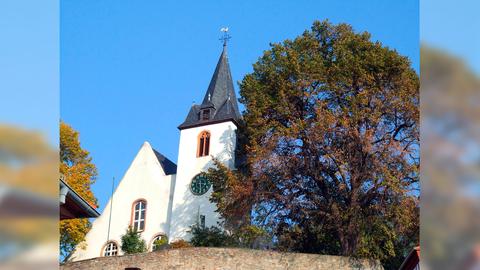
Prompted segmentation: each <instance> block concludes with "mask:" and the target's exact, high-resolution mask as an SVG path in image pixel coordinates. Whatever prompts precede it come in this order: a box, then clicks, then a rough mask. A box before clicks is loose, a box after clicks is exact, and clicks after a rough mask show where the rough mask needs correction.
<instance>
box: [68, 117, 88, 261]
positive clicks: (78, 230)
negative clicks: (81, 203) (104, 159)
mask: <svg viewBox="0 0 480 270" xmlns="http://www.w3.org/2000/svg"><path fill="white" fill-rule="evenodd" d="M60 173H61V174H62V175H63V176H64V179H65V181H66V182H67V183H68V185H69V186H70V187H72V188H73V189H74V190H75V192H77V193H78V194H79V195H80V196H81V197H82V198H84V199H85V200H86V201H87V202H88V203H89V204H90V205H92V206H94V207H97V199H96V198H95V196H94V195H93V193H92V190H91V185H92V184H93V183H94V182H95V179H96V176H97V169H96V167H95V165H94V164H93V163H92V158H91V157H90V155H89V152H88V151H87V150H85V149H83V148H82V147H81V145H80V140H79V133H78V131H76V130H74V129H73V128H72V127H71V126H70V125H68V124H66V123H65V122H63V121H61V122H60ZM90 227H91V223H90V221H89V220H88V219H86V218H79V219H68V220H62V221H60V255H61V258H63V259H64V260H65V259H67V258H68V257H69V256H70V255H71V253H72V252H73V251H74V249H75V248H85V247H82V246H81V243H82V242H83V240H84V239H85V235H86V234H87V232H88V231H89V230H90Z"/></svg>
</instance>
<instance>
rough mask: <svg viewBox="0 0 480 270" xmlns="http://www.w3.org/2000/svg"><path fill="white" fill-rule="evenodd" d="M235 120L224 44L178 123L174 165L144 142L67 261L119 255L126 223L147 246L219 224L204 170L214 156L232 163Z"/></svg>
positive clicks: (235, 106)
mask: <svg viewBox="0 0 480 270" xmlns="http://www.w3.org/2000/svg"><path fill="white" fill-rule="evenodd" d="M239 121H241V114H240V112H239V109H238V104H237V99H236V95H235V91H234V87H233V80H232V75H231V72H230V67H229V63H228V57H227V51H226V44H225V43H224V46H223V51H222V54H221V55H220V59H219V60H218V63H217V66H216V68H215V72H214V74H213V76H212V79H211V81H210V84H209V86H208V89H207V92H206V93H205V97H204V99H203V101H202V103H201V104H199V105H196V104H194V105H192V107H191V108H190V111H189V113H188V115H187V117H186V119H185V121H184V122H183V123H182V124H180V126H179V127H178V128H179V130H180V142H179V149H178V162H177V164H175V163H174V162H172V161H170V160H169V159H168V158H166V157H165V156H164V155H162V154H161V153H159V152H158V151H156V150H155V149H153V148H152V146H151V145H150V144H149V143H148V142H144V143H143V145H142V146H141V147H140V150H139V151H138V153H137V155H136V157H135V158H134V159H133V161H132V163H131V165H130V167H129V168H128V170H127V171H126V173H125V175H124V176H123V178H122V180H121V181H120V182H119V184H118V186H117V188H116V190H115V192H114V193H113V196H112V197H111V198H110V199H109V201H108V203H107V205H106V206H105V209H104V211H103V213H102V214H101V215H100V217H98V218H97V219H95V220H94V221H93V224H92V228H91V230H90V231H89V232H88V234H87V235H86V239H85V242H84V243H81V244H80V245H79V247H77V249H76V250H75V251H74V253H73V254H72V256H71V257H70V260H71V261H78V260H85V259H90V258H95V257H101V256H116V255H122V254H123V253H122V251H121V248H120V246H121V236H122V235H123V234H125V231H126V230H127V228H128V227H129V226H132V227H134V228H136V229H137V230H138V231H139V232H140V235H141V238H142V239H144V240H145V241H146V243H147V249H148V250H149V251H151V250H152V249H153V248H154V241H155V240H156V239H159V238H162V237H166V238H167V239H168V241H169V242H173V241H176V240H180V239H184V240H189V239H190V234H189V232H188V231H189V230H190V227H191V226H192V225H194V224H198V225H200V226H207V227H208V226H213V225H217V222H218V221H219V216H218V213H216V212H215V209H216V207H215V205H214V204H212V203H211V202H210V201H209V198H210V194H211V193H212V185H211V183H210V182H209V181H208V179H207V178H206V177H205V176H204V174H203V173H204V172H206V171H207V169H208V168H209V167H211V166H212V165H213V161H212V158H216V159H218V160H219V161H221V162H222V163H223V164H225V165H226V166H228V167H229V168H232V169H233V168H235V147H236V140H237V138H236V129H237V126H238V123H239Z"/></svg>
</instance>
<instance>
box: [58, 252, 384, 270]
mask: <svg viewBox="0 0 480 270" xmlns="http://www.w3.org/2000/svg"><path fill="white" fill-rule="evenodd" d="M60 269H61V270H82V269H91V270H96V269H99V270H100V269H101V270H123V269H125V270H126V269H129V270H130V269H132V270H133V269H141V270H147V269H202V270H213V269H222V270H227V269H228V270H230V269H231V270H233V269H269V270H270V269H299V270H303V269H309V270H310V269H312V270H313V269H317V270H334V269H339V270H342V269H345V270H347V269H383V267H382V266H381V265H379V264H376V263H375V262H373V261H367V260H356V259H350V258H347V257H340V256H328V255H315V254H302V253H281V252H274V251H261V250H251V249H233V248H232V249H230V248H184V249H170V250H162V251H155V252H149V253H143V254H136V255H125V256H118V257H102V258H95V259H89V260H84V261H77V262H72V263H68V264H65V265H62V266H61V267H60Z"/></svg>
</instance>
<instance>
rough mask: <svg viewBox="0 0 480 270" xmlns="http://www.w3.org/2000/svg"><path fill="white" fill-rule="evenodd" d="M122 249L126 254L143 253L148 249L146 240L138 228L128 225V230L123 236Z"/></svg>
mask: <svg viewBox="0 0 480 270" xmlns="http://www.w3.org/2000/svg"><path fill="white" fill-rule="evenodd" d="M121 240H122V246H121V248H122V251H123V252H124V253H125V254H134V253H142V252H146V251H147V244H146V242H145V240H143V239H142V236H141V235H140V233H139V232H137V230H136V229H133V228H132V227H128V229H127V231H126V232H125V234H124V235H122V237H121Z"/></svg>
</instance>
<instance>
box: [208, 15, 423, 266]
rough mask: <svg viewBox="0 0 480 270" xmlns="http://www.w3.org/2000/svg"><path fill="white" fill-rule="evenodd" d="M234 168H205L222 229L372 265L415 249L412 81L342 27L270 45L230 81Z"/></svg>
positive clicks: (376, 45) (404, 61) (377, 48)
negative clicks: (238, 118) (258, 233)
mask: <svg viewBox="0 0 480 270" xmlns="http://www.w3.org/2000/svg"><path fill="white" fill-rule="evenodd" d="M240 94H241V98H240V101H241V102H242V103H243V104H244V105H245V111H244V115H243V116H244V123H243V124H242V125H241V126H240V127H239V130H238V138H239V142H238V145H239V149H238V154H239V156H240V157H241V160H242V164H241V165H240V166H239V167H238V169H237V170H235V171H230V170H228V168H226V167H225V166H222V165H221V164H219V163H218V162H216V165H217V166H216V168H214V169H210V170H209V173H208V174H209V178H210V179H211V181H212V182H213V188H214V192H213V194H212V197H211V199H210V200H211V201H212V202H214V203H216V204H217V206H218V212H219V213H220V214H221V216H222V217H223V218H224V223H225V224H224V225H225V226H226V228H227V229H230V230H238V229H241V228H242V227H244V226H252V225H254V226H257V227H259V228H262V229H263V230H264V231H266V232H269V233H270V234H272V236H273V239H274V240H275V243H274V244H275V247H276V248H277V249H279V250H285V251H299V252H308V253H321V254H337V255H345V256H357V257H366V258H371V259H378V260H381V261H382V263H383V264H384V266H385V267H386V268H388V269H390V268H392V269H393V268H395V267H398V266H399V265H398V261H400V262H401V259H402V258H403V257H404V256H405V255H406V252H407V251H408V250H409V249H410V248H411V247H412V246H413V245H417V244H418V231H419V227H418V218H419V210H418V200H419V197H418V194H419V193H418V191H419V190H418V189H419V183H418V181H419V162H420V156H419V108H418V107H419V79H418V75H417V73H416V72H415V71H414V70H413V69H412V67H411V63H410V61H409V60H408V58H407V57H404V56H402V55H400V54H398V52H396V51H395V50H392V49H389V48H388V47H385V46H383V45H382V44H381V43H380V42H372V41H371V40H370V34H369V33H367V32H363V33H355V32H354V31H353V29H352V27H351V26H349V25H347V24H338V25H333V24H331V23H329V22H328V21H323V22H318V21H316V22H315V23H314V24H313V26H312V27H311V30H309V31H305V32H304V33H303V34H302V35H301V36H299V37H297V38H295V39H294V40H285V41H284V42H282V43H275V44H272V45H271V48H270V49H269V50H267V51H265V52H264V54H263V55H262V56H261V57H260V58H259V60H258V61H257V62H256V63H255V64H254V65H253V72H252V73H250V74H247V75H246V76H245V77H244V78H243V80H242V81H241V83H240Z"/></svg>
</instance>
